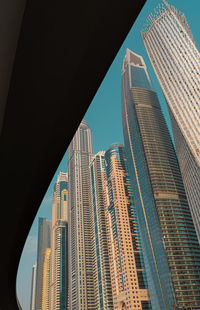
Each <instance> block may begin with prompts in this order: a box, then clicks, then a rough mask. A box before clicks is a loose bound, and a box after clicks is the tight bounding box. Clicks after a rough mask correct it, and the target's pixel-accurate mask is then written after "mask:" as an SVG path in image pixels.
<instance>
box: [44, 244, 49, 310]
mask: <svg viewBox="0 0 200 310" xmlns="http://www.w3.org/2000/svg"><path fill="white" fill-rule="evenodd" d="M50 260H51V249H50V248H47V249H46V251H45V256H44V264H43V284H42V310H49V290H50Z"/></svg>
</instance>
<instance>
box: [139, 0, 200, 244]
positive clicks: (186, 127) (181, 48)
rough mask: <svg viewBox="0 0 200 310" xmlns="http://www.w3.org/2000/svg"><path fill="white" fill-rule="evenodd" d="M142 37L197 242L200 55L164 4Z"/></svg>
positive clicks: (199, 222) (182, 23) (184, 25)
mask: <svg viewBox="0 0 200 310" xmlns="http://www.w3.org/2000/svg"><path fill="white" fill-rule="evenodd" d="M163 2H164V3H163V4H161V5H159V6H158V7H157V8H156V9H155V12H154V14H150V15H149V17H148V18H147V22H146V24H145V25H144V27H143V30H142V36H143V40H144V45H145V47H146V50H147V53H148V55H149V58H150V61H151V64H152V67H153V69H154V71H155V74H156V76H157V79H158V81H159V83H160V86H161V88H162V91H163V94H164V96H165V99H166V101H167V105H168V109H169V114H170V118H171V123H172V130H173V134H174V140H175V144H176V151H177V156H178V160H179V164H180V169H181V173H182V176H183V182H184V185H185V190H186V194H187V198H188V202H189V205H190V208H191V212H192V217H193V220H194V224H195V228H196V231H197V236H198V238H199V242H200V53H199V51H198V49H197V47H196V44H195V42H194V39H193V36H192V33H191V31H190V28H189V26H188V23H187V20H186V18H185V16H184V14H183V13H181V12H178V11H177V9H175V8H174V7H173V6H171V5H169V4H168V3H167V2H166V1H165V0H163Z"/></svg>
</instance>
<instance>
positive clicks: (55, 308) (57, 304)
mask: <svg viewBox="0 0 200 310" xmlns="http://www.w3.org/2000/svg"><path fill="white" fill-rule="evenodd" d="M67 301H68V174H67V173H64V172H60V174H59V176H58V180H57V182H56V183H55V186H54V193H53V203H52V230H51V272H50V310H66V309H67Z"/></svg>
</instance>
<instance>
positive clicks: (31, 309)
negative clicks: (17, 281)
mask: <svg viewBox="0 0 200 310" xmlns="http://www.w3.org/2000/svg"><path fill="white" fill-rule="evenodd" d="M36 268H37V265H36V262H35V264H34V265H33V268H32V281H31V302H30V310H35V288H36Z"/></svg>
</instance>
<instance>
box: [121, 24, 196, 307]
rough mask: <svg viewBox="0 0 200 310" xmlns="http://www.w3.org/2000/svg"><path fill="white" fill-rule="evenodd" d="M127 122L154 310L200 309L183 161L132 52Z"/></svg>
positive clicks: (125, 88) (127, 69)
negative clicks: (182, 172) (181, 166)
mask: <svg viewBox="0 0 200 310" xmlns="http://www.w3.org/2000/svg"><path fill="white" fill-rule="evenodd" d="M166 27H167V26H166ZM166 29H167V28H166ZM168 34H169V31H168ZM169 35H170V34H169ZM154 50H155V49H154ZM155 61H156V59H155ZM122 118H123V131H124V140H125V147H126V151H127V157H128V163H129V170H130V177H131V182H132V184H133V186H134V195H133V197H134V202H135V206H136V211H137V216H138V220H139V227H140V231H141V240H142V249H143V252H144V263H145V267H146V268H145V270H146V274H147V280H148V287H149V292H150V298H151V302H152V307H153V309H173V308H176V309H186V308H187V309H188V308H189V309H191V308H192V309H199V308H200V289H199V283H200V282H199V281H200V248H199V244H198V239H197V235H196V232H195V228H194V225H193V221H192V217H191V212H190V208H189V205H188V202H187V197H186V194H185V189H184V186H183V182H182V176H181V172H180V169H179V164H178V160H177V157H176V153H175V150H174V146H173V143H172V140H171V138H170V134H169V131H168V128H167V126H166V123H165V120H164V116H163V114H162V112H161V108H160V104H159V101H158V98H157V95H156V93H155V91H154V90H153V87H152V84H151V81H150V78H149V75H148V72H147V68H146V66H145V63H144V61H143V58H142V57H141V56H139V55H137V54H135V53H133V52H131V51H130V50H127V53H126V56H125V59H124V63H123V72H122Z"/></svg>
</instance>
